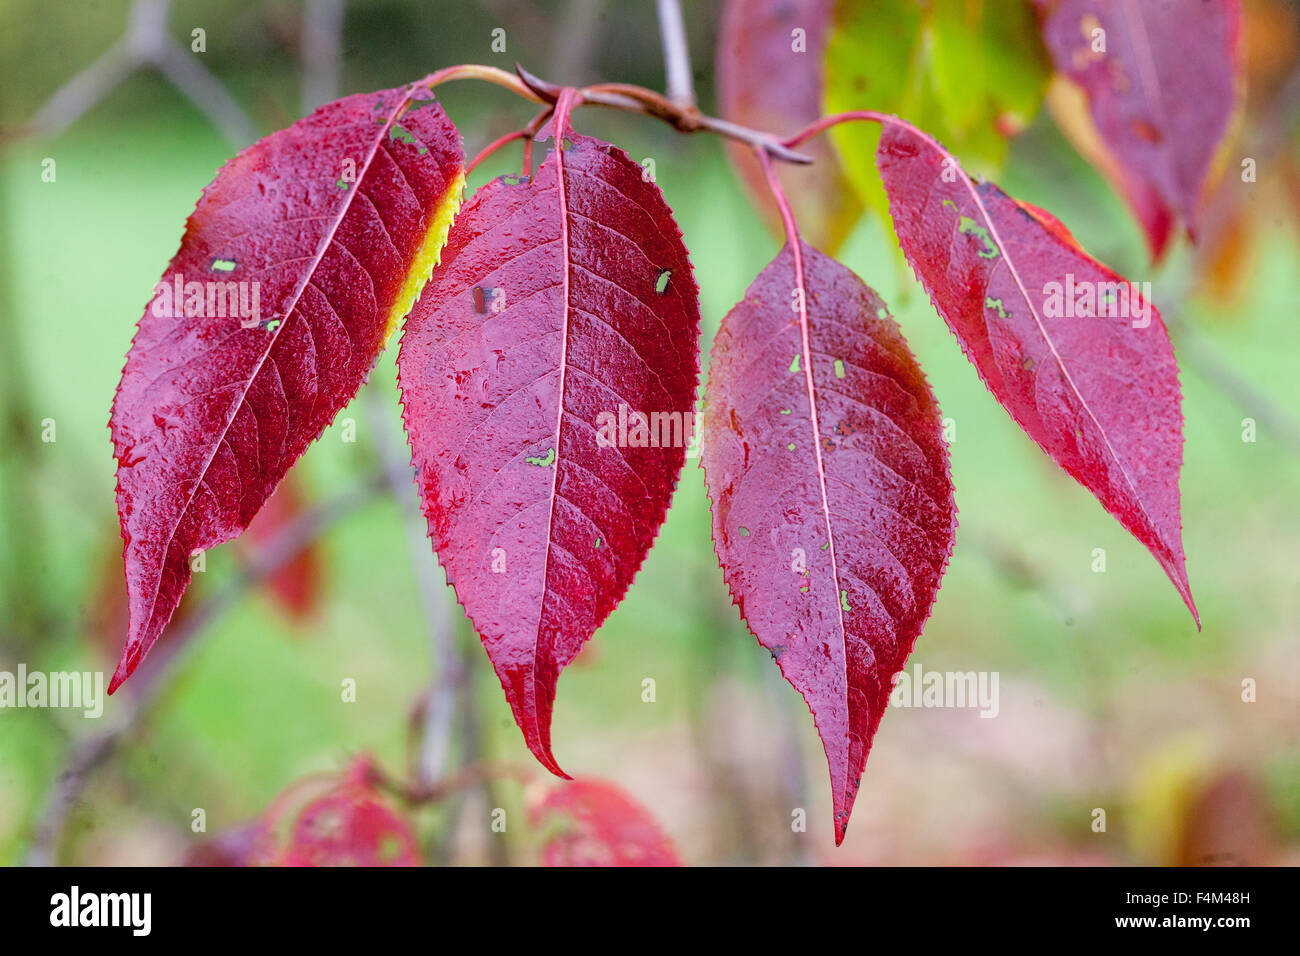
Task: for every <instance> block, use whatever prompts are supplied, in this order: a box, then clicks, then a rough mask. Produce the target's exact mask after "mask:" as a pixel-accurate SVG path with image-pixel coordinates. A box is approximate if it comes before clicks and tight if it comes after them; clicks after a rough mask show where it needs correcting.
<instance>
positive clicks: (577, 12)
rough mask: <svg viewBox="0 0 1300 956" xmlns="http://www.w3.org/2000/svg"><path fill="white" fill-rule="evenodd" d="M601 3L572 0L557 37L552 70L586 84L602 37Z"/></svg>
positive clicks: (555, 32) (566, 7) (598, 1)
mask: <svg viewBox="0 0 1300 956" xmlns="http://www.w3.org/2000/svg"><path fill="white" fill-rule="evenodd" d="M600 7H601V4H600V0H569V2H568V4H567V5H566V6H565V8H564V14H563V18H562V19H561V21H560V25H559V28H558V29H556V30H555V31H554V34H555V52H554V53H553V54H552V56H551V59H552V61H553V63H552V68H553V69H555V70H561V71H563V73H564V75H565V76H568V77H570V78H571V79H572V80H573V82H575V83H582V82H586V80H587V78H588V75H589V74H590V72H591V54H592V49H593V47H594V46H595V44H596V41H597V39H598V38H599V31H598V30H597V27H598V26H599V21H598V15H599V13H600Z"/></svg>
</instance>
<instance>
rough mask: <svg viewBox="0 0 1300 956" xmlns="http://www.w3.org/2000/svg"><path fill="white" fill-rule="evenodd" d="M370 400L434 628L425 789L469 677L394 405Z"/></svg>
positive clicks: (420, 781) (440, 763)
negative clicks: (395, 425)
mask: <svg viewBox="0 0 1300 956" xmlns="http://www.w3.org/2000/svg"><path fill="white" fill-rule="evenodd" d="M365 399H366V412H367V414H368V415H369V417H370V427H371V430H372V431H373V432H374V435H375V448H376V453H377V454H378V456H379V461H380V465H381V467H382V468H383V472H384V477H385V479H386V481H387V483H388V487H389V490H391V491H392V493H393V497H394V498H396V499H397V506H398V508H399V509H400V510H401V513H402V530H403V532H404V534H405V537H406V545H407V549H408V550H409V551H410V558H411V568H412V570H413V571H414V573H415V581H416V587H417V588H418V590H419V592H420V603H421V604H422V605H423V606H424V617H425V620H426V621H427V623H428V627H429V652H430V656H431V658H432V659H433V664H434V672H435V674H436V677H435V678H434V680H433V685H432V687H431V688H430V692H429V699H428V702H427V704H426V705H425V708H424V727H423V733H422V735H421V743H420V752H419V756H418V758H417V759H416V764H415V780H416V784H417V785H424V784H428V783H429V782H430V781H432V780H436V779H437V778H438V777H439V776H441V775H442V773H443V770H444V768H445V767H446V765H447V754H448V752H449V750H450V748H451V730H452V718H453V717H454V715H455V712H456V694H457V690H458V688H459V687H460V684H461V682H462V681H463V680H464V674H463V673H462V672H461V668H460V658H459V656H458V655H457V654H456V647H455V645H454V644H453V643H452V639H451V634H452V627H453V625H452V619H451V613H450V608H449V607H448V602H447V582H446V578H445V576H444V574H443V572H442V569H441V568H439V567H438V562H437V560H436V559H435V558H434V555H433V546H432V545H431V544H430V542H429V530H428V525H427V524H426V522H425V519H424V515H423V514H421V513H420V508H419V505H418V503H417V498H416V486H415V481H414V469H413V467H412V465H411V461H410V457H409V456H408V455H407V453H406V447H405V445H404V444H403V443H402V442H400V441H399V440H397V438H396V437H395V435H394V433H393V431H392V429H391V427H390V423H389V422H390V418H391V416H390V414H389V412H390V411H391V409H390V408H389V407H388V404H387V403H386V402H383V401H382V400H381V399H380V394H379V393H378V392H376V391H374V390H371V391H369V392H368V393H367V395H366V396H365Z"/></svg>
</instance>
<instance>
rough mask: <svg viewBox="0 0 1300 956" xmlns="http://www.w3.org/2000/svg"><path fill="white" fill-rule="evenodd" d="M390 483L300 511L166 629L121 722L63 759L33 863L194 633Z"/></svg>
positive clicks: (52, 844) (175, 667)
mask: <svg viewBox="0 0 1300 956" xmlns="http://www.w3.org/2000/svg"><path fill="white" fill-rule="evenodd" d="M385 487H386V483H385V478H384V476H383V475H382V474H380V475H374V476H371V477H370V478H368V479H366V480H364V481H362V482H361V483H360V484H359V485H357V486H355V487H353V488H351V489H349V490H348V491H345V492H343V493H341V494H339V495H336V496H335V497H333V498H328V499H326V500H325V501H323V502H322V503H321V504H319V505H316V506H315V507H313V508H310V509H308V510H307V511H304V512H303V513H302V514H300V515H298V516H297V517H296V518H294V519H293V520H292V521H290V522H289V523H288V524H286V525H285V526H284V527H282V528H281V529H280V530H279V531H277V532H276V533H275V534H274V535H273V536H272V537H271V538H269V539H268V540H267V543H266V544H265V545H264V546H263V547H262V548H260V549H259V550H258V551H257V552H256V553H255V554H254V555H253V556H252V557H251V558H250V559H249V560H248V561H247V562H245V563H244V565H243V566H242V567H241V569H240V570H239V572H238V573H237V574H236V576H235V577H234V579H233V580H232V581H230V582H229V583H228V584H227V585H226V586H225V587H224V588H223V589H221V590H220V591H218V592H217V593H216V594H214V595H212V597H210V598H208V599H207V600H206V601H205V602H204V603H202V604H201V605H199V606H198V608H196V609H195V611H194V613H192V614H191V615H189V616H188V617H187V618H185V620H184V622H183V623H181V624H179V625H178V626H177V627H176V629H175V630H174V631H171V632H168V633H167V640H166V642H165V643H164V644H162V645H161V646H160V647H159V650H162V648H163V647H166V648H168V649H169V650H170V653H168V654H167V655H166V657H165V658H164V660H163V661H162V663H160V664H159V665H157V666H155V667H153V668H152V669H150V670H148V671H144V672H142V673H141V674H139V675H137V681H136V682H135V684H134V685H133V690H134V691H135V694H134V696H132V697H128V698H126V699H125V700H124V701H123V706H122V707H121V708H120V709H119V710H118V713H120V714H121V717H120V718H119V719H118V722H117V724H116V726H114V727H112V728H110V729H108V730H105V731H103V732H101V733H97V734H92V735H89V736H87V737H83V738H82V739H80V740H79V741H77V742H76V743H75V744H74V745H73V746H72V749H71V751H70V752H69V754H68V756H67V758H66V759H65V760H64V763H63V769H62V770H61V771H60V772H59V774H58V776H57V777H56V778H55V783H54V788H53V790H52V791H51V793H50V795H49V797H48V798H47V799H46V802H45V806H44V809H43V810H42V812H41V815H40V819H39V822H38V823H37V827H36V833H35V835H34V837H33V839H32V845H31V847H30V848H29V850H28V855H27V863H28V865H29V866H49V865H51V864H52V863H53V862H54V855H55V851H56V849H57V845H58V842H59V836H60V834H61V833H62V832H63V828H64V825H65V824H66V822H67V818H68V815H69V813H70V812H71V810H72V808H73V807H74V806H75V805H76V802H77V800H78V799H80V797H81V794H82V792H83V791H84V790H85V788H86V785H87V783H88V782H89V779H90V775H91V773H92V772H93V771H94V770H95V769H96V768H97V767H99V766H101V765H102V764H104V763H105V762H106V761H107V760H108V759H109V758H110V757H111V756H112V755H113V754H114V753H115V752H116V750H117V748H118V746H120V745H121V743H122V741H123V740H125V739H126V738H127V737H128V736H130V734H131V733H133V732H134V731H135V730H136V728H137V727H139V726H140V724H141V722H142V721H143V720H144V718H145V716H146V715H147V714H148V712H149V710H150V708H151V707H152V706H153V705H154V704H155V703H156V702H157V700H158V698H159V697H160V696H161V694H162V691H163V689H164V688H166V687H168V686H169V685H170V683H171V681H172V679H173V678H174V677H175V675H176V673H177V672H178V671H179V670H180V669H181V667H182V662H183V660H184V658H185V656H186V654H184V653H183V651H186V650H187V649H188V648H190V647H191V646H192V645H194V644H196V643H197V641H195V638H196V637H198V636H199V635H200V634H201V633H202V632H203V631H204V629H205V628H206V627H207V625H208V624H209V623H211V622H212V621H213V620H215V619H216V618H217V617H219V616H220V615H221V614H223V613H224V612H225V611H227V610H228V609H229V608H231V607H232V606H233V605H235V604H236V603H238V601H239V600H240V599H241V598H242V597H243V596H244V594H245V593H247V592H248V591H249V590H250V589H251V588H253V587H255V586H257V585H258V584H259V583H260V582H261V581H262V580H264V579H265V578H266V577H267V576H269V575H271V574H274V573H275V572H276V571H278V570H279V569H280V568H281V567H283V566H284V565H285V564H287V563H288V562H289V561H291V560H293V558H294V557H295V556H297V554H298V553H299V552H300V551H302V549H303V548H305V547H307V545H309V544H310V543H311V542H312V541H314V540H316V538H318V537H320V535H321V534H323V533H324V532H325V530H326V529H328V528H329V527H331V526H333V525H334V524H336V523H337V522H338V521H340V520H341V519H343V518H345V517H347V516H348V515H350V514H352V513H353V512H354V511H356V510H357V509H359V508H360V507H361V506H362V505H364V504H366V503H368V502H370V501H373V500H374V499H375V497H376V496H377V495H378V494H379V493H380V492H381V491H382V490H383V489H384V488H385ZM142 670H143V669H142Z"/></svg>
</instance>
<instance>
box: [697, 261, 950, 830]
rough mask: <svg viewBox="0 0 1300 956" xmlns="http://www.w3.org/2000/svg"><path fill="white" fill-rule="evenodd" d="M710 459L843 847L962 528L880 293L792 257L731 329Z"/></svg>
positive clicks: (723, 536) (721, 509)
mask: <svg viewBox="0 0 1300 956" xmlns="http://www.w3.org/2000/svg"><path fill="white" fill-rule="evenodd" d="M702 464H703V466H704V472H705V480H706V483H707V485H708V489H709V495H710V497H711V499H712V502H713V540H714V544H715V546H716V548H717V552H718V558H719V561H720V562H721V564H722V570H723V575H724V577H725V578H726V581H727V586H728V587H729V588H730V590H731V595H732V600H733V601H735V602H736V604H737V605H739V607H740V612H741V614H742V616H743V617H744V618H745V621H746V622H747V623H748V625H749V628H750V630H751V631H752V632H753V633H754V635H755V637H757V638H758V641H759V643H760V644H762V645H763V647H765V648H767V650H768V651H769V652H770V653H771V654H772V657H773V658H774V659H775V660H776V662H777V665H778V666H779V667H780V668H781V673H782V674H784V675H785V678H786V680H788V681H789V682H790V683H791V684H792V685H793V686H794V687H795V688H796V689H797V690H798V691H799V692H800V693H801V694H802V695H803V697H804V700H805V701H806V702H807V704H808V708H809V710H810V711H811V712H812V715H813V720H814V722H815V723H816V725H817V732H818V733H819V734H820V735H821V739H822V745H823V746H824V748H825V750H826V759H827V762H828V764H829V768H830V777H831V790H832V796H833V803H834V822H835V842H836V844H839V843H840V842H842V841H843V839H844V831H845V828H846V827H847V826H848V821H849V814H850V812H851V811H852V809H853V801H854V799H855V797H856V796H857V792H858V784H859V781H860V778H861V776H862V769H863V767H864V766H865V764H866V760H867V753H868V751H869V750H870V747H871V740H872V737H873V736H874V735H875V732H876V728H877V727H878V726H879V724H880V718H881V716H882V715H883V713H884V710H885V706H886V705H887V703H888V701H889V694H890V689H891V681H892V678H893V675H894V674H895V673H896V672H897V671H898V670H900V669H901V668H902V667H903V664H904V662H905V661H906V660H907V656H908V654H909V653H911V650H912V646H913V644H914V643H915V642H916V638H917V636H918V635H919V634H920V633H921V627H922V625H923V624H924V622H925V619H926V618H927V616H928V615H929V613H930V608H931V605H932V604H933V603H934V598H935V594H936V593H937V591H938V588H939V580H940V578H941V577H942V576H943V572H944V569H945V567H946V565H947V561H948V556H949V554H950V553H951V551H952V543H953V536H954V533H955V530H956V506H955V505H954V503H953V497H952V482H951V478H950V475H949V468H948V452H947V447H946V446H945V445H944V443H943V441H942V438H941V435H940V416H939V408H938V405H937V403H936V402H935V399H934V395H933V394H932V393H931V391H930V388H929V385H928V384H927V383H926V381H925V376H924V375H923V374H922V372H921V369H920V367H919V366H918V365H917V363H916V360H915V358H913V357H912V354H911V352H910V351H909V350H908V348H907V344H906V343H905V342H904V340H903V337H902V334H901V333H900V332H899V329H898V326H897V324H896V323H895V322H894V320H893V319H892V318H891V317H890V316H889V313H888V310H887V309H886V308H885V306H884V303H883V302H881V300H880V298H879V296H877V295H876V293H875V292H873V291H872V290H871V289H869V288H868V287H867V286H866V285H865V284H863V282H862V280H861V279H859V278H858V277H857V276H855V275H854V274H853V273H852V272H850V271H849V270H848V269H846V268H844V267H843V266H842V265H840V264H839V263H837V262H835V261H834V260H833V259H831V258H829V257H828V256H825V255H823V254H821V253H819V252H817V251H816V250H815V249H813V248H812V247H811V246H808V245H807V244H801V245H800V247H799V249H798V251H797V252H796V251H795V250H793V249H792V248H791V246H790V245H789V244H787V245H786V246H785V247H784V248H783V249H782V250H781V252H780V254H779V255H777V257H776V258H775V259H774V260H772V262H771V263H770V264H769V265H768V266H767V267H766V268H765V269H764V270H763V271H762V272H760V273H759V275H758V278H757V279H755V281H754V283H753V285H751V286H750V287H749V289H748V290H746V292H745V297H744V298H743V299H742V300H741V301H740V302H739V303H738V304H737V305H736V306H735V307H734V308H733V309H732V310H731V311H730V312H729V313H728V314H727V316H726V318H724V319H723V321H722V328H721V330H720V331H719V332H718V336H717V338H716V340H715V342H714V346H713V358H712V362H711V365H710V368H709V383H708V390H707V393H706V409H705V417H704V441H703V452H702Z"/></svg>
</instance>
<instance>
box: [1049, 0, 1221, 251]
mask: <svg viewBox="0 0 1300 956" xmlns="http://www.w3.org/2000/svg"><path fill="white" fill-rule="evenodd" d="M1038 5H1039V8H1040V10H1041V11H1042V14H1043V40H1044V42H1045V43H1046V45H1047V48H1048V51H1049V52H1050V53H1051V55H1052V60H1053V62H1054V63H1055V65H1056V69H1057V70H1058V71H1059V72H1060V73H1062V74H1063V75H1065V76H1067V77H1069V78H1070V79H1071V80H1072V81H1073V82H1075V83H1076V84H1078V85H1079V86H1080V87H1081V88H1082V89H1083V90H1084V92H1085V93H1086V95H1087V97H1088V103H1089V107H1090V112H1091V114H1092V120H1093V122H1094V124H1095V127H1096V132H1097V133H1098V134H1099V136H1100V139H1101V141H1102V143H1104V145H1105V148H1106V149H1107V150H1108V151H1109V153H1110V154H1111V155H1112V156H1113V157H1114V160H1115V163H1113V164H1112V163H1105V164H1103V168H1102V171H1103V172H1104V173H1106V174H1107V175H1108V176H1110V177H1111V178H1112V179H1115V180H1117V182H1116V186H1117V188H1118V189H1120V191H1121V192H1123V194H1124V196H1125V198H1126V200H1127V201H1128V203H1129V206H1130V207H1131V208H1132V209H1133V212H1134V214H1135V215H1136V216H1137V218H1138V221H1139V222H1140V223H1141V224H1142V228H1143V231H1144V232H1145V234H1146V238H1147V243H1148V244H1149V246H1150V247H1151V253H1152V255H1153V257H1154V258H1156V259H1160V258H1161V257H1162V256H1163V255H1164V252H1165V249H1166V248H1167V246H1168V243H1169V239H1170V238H1171V236H1172V232H1173V227H1174V225H1175V223H1176V222H1177V221H1179V220H1181V221H1182V222H1184V223H1185V224H1186V225H1187V228H1188V231H1189V232H1190V233H1191V234H1192V236H1193V238H1195V236H1196V225H1197V212H1198V209H1199V206H1200V201H1201V192H1202V189H1203V187H1204V186H1205V182H1206V178H1207V176H1208V175H1209V172H1210V167H1211V165H1212V162H1213V160H1214V157H1215V153H1216V150H1217V149H1218V147H1219V145H1220V142H1221V140H1222V139H1223V136H1224V134H1225V133H1226V132H1227V130H1228V126H1229V123H1230V121H1231V119H1232V117H1233V114H1234V112H1235V110H1236V108H1237V102H1238V99H1239V93H1240V87H1241V82H1240V73H1241V62H1240V52H1239V42H1240V32H1241V29H1240V21H1241V11H1240V8H1239V5H1238V3H1237V2H1236V0H1162V2H1160V3H1154V2H1151V3H1142V2H1138V0H1038Z"/></svg>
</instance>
